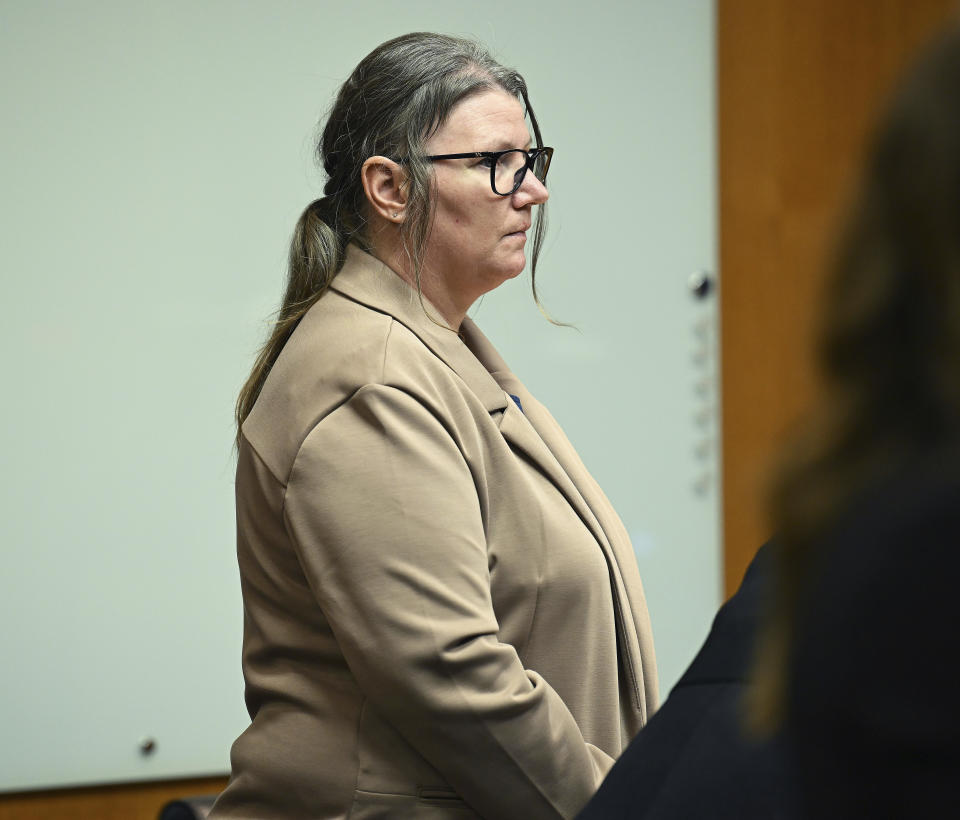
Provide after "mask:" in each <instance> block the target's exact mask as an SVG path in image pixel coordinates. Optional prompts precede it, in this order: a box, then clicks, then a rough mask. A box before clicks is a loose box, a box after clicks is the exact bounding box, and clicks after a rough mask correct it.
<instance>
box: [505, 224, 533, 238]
mask: <svg viewBox="0 0 960 820" xmlns="http://www.w3.org/2000/svg"><path fill="white" fill-rule="evenodd" d="M528 230H530V225H529V224H527V225H523V226H521V227H519V228H517V229H516V230H515V231H511V232H510V233H506V234H504V236H518V235H520V234H525V233H526V232H527V231H528Z"/></svg>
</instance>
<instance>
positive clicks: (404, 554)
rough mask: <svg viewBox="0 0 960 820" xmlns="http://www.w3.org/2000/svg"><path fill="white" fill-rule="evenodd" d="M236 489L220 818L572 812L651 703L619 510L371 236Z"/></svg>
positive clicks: (243, 455)
mask: <svg viewBox="0 0 960 820" xmlns="http://www.w3.org/2000/svg"><path fill="white" fill-rule="evenodd" d="M508 394H513V395H514V396H516V397H518V398H519V400H520V403H521V404H522V407H523V409H522V411H521V409H520V408H519V407H518V406H517V404H516V402H515V401H514V400H513V399H512V398H511V397H510V395H508ZM236 492H237V530H238V555H239V562H240V574H241V580H242V585H243V601H244V625H245V629H244V645H243V669H244V675H245V678H246V685H247V689H246V699H247V706H248V709H249V711H250V715H251V718H252V723H251V725H250V727H249V729H247V731H246V732H244V734H242V735H241V736H240V737H239V738H238V739H237V741H236V743H235V744H234V746H233V749H232V754H231V759H232V765H233V774H232V778H231V781H230V784H229V786H228V787H227V789H226V791H225V792H224V794H223V795H222V796H221V798H220V800H219V801H218V803H217V805H216V808H215V809H214V811H213V814H212V815H211V817H212V818H227V817H230V818H239V817H245V818H253V817H256V818H312V819H313V820H315V819H316V818H344V817H350V818H373V817H389V818H401V817H409V818H447V817H449V818H470V817H484V818H514V817H515V818H524V820H534V819H535V818H557V817H572V816H573V815H574V814H576V812H577V811H578V810H579V809H580V808H581V807H582V806H583V805H584V804H585V803H586V802H587V800H588V798H589V797H590V796H591V795H592V794H593V792H594V791H595V789H596V788H597V786H598V785H599V784H600V781H601V780H602V779H603V776H604V774H605V773H606V772H607V770H608V769H609V768H610V766H611V765H612V763H613V760H614V758H615V757H616V756H617V755H619V754H620V752H621V751H622V750H623V749H624V748H625V746H626V745H627V743H628V742H629V740H630V739H631V737H632V736H633V735H634V734H636V732H637V731H638V730H639V729H640V727H641V726H642V725H643V724H644V723H645V721H646V719H647V717H648V715H650V713H651V712H652V710H653V708H654V706H655V703H656V697H657V684H656V667H655V662H654V655H653V644H652V640H651V631H650V623H649V618H648V615H647V609H646V603H645V601H644V595H643V589H642V587H641V584H640V577H639V573H638V571H637V566H636V562H635V559H634V556H633V551H632V549H631V546H630V542H629V540H628V538H627V533H626V531H625V530H624V527H623V525H622V524H621V522H620V519H619V518H618V517H617V515H616V513H615V512H614V511H613V509H612V508H611V506H610V503H609V502H608V501H607V499H606V498H605V497H604V495H603V493H602V492H601V491H600V488H599V487H598V486H597V484H596V483H595V482H594V480H593V479H592V478H591V477H590V475H589V474H588V473H587V471H586V469H585V468H584V466H583V464H582V463H581V461H580V459H579V458H578V457H577V454H576V452H575V451H574V450H573V448H572V447H571V446H570V443H569V442H568V441H567V439H566V437H565V436H564V434H563V432H562V431H561V430H560V428H559V427H558V426H557V424H556V422H555V421H554V420H553V418H552V417H551V416H550V414H549V413H548V412H547V411H546V410H545V409H544V407H543V406H542V405H540V404H539V403H538V402H537V401H536V400H535V399H534V398H533V397H532V396H531V395H530V394H529V393H528V392H527V391H526V389H525V388H524V386H523V385H522V384H521V383H520V382H519V381H518V380H517V378H516V377H515V376H514V375H513V374H512V373H511V372H510V371H509V370H508V369H507V366H506V365H505V364H504V362H503V360H502V359H501V358H500V356H499V355H498V354H497V352H496V350H494V348H493V346H492V345H491V344H490V343H489V342H488V341H487V340H486V339H485V338H484V336H483V335H482V334H481V333H480V331H479V330H478V329H477V328H476V326H475V325H474V324H473V323H472V322H471V321H470V320H469V319H468V320H466V321H465V322H464V323H463V326H462V328H461V332H460V334H459V335H458V334H456V333H454V332H452V331H450V330H448V329H446V328H444V327H440V326H438V325H437V324H435V323H434V322H432V321H431V320H430V319H429V318H428V317H427V315H426V314H425V312H424V308H423V306H422V305H421V303H420V301H419V300H418V298H417V295H416V292H415V291H414V290H413V289H412V288H410V287H409V286H408V285H407V284H406V283H405V282H404V281H403V280H401V279H400V278H399V277H398V276H397V275H396V274H394V273H393V272H392V271H390V270H389V269H388V268H386V267H385V266H384V265H382V264H381V263H380V262H379V261H377V260H376V259H375V258H374V257H372V256H370V255H368V254H366V253H364V252H363V251H360V250H358V249H357V248H354V247H351V248H350V250H349V253H348V256H347V262H346V264H345V265H344V268H343V270H342V271H341V272H340V273H339V274H338V275H337V277H336V279H335V280H334V284H333V286H332V288H331V290H330V292H328V293H327V294H326V295H324V297H323V298H322V299H320V301H319V302H318V303H317V304H316V305H315V306H314V307H313V308H311V310H310V311H309V312H308V313H307V315H306V316H305V317H304V319H303V320H302V322H301V323H300V325H299V327H298V328H297V330H296V331H295V332H294V334H293V336H292V337H291V339H290V340H289V341H288V343H287V344H286V346H285V348H284V350H283V352H282V354H281V355H280V357H279V359H278V361H277V363H276V364H275V365H274V367H273V370H272V371H271V373H270V376H269V378H268V380H267V382H266V385H265V386H264V389H263V392H262V394H261V395H260V398H259V399H258V401H257V403H256V406H255V407H254V409H253V412H252V413H251V414H250V416H249V418H248V419H247V420H246V422H245V423H244V425H243V435H242V440H241V445H240V453H239V464H238V467H237V484H236Z"/></svg>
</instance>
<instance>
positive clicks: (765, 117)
mask: <svg viewBox="0 0 960 820" xmlns="http://www.w3.org/2000/svg"><path fill="white" fill-rule="evenodd" d="M955 9H956V3H955V2H954V0H804V2H802V3H798V2H796V0H718V3H717V83H718V88H717V109H718V118H719V122H718V140H719V162H718V164H719V197H720V201H719V215H720V216H719V218H720V226H719V237H720V271H721V279H720V281H721V295H720V321H721V333H720V342H721V373H722V385H723V404H722V425H723V429H722V435H723V460H724V465H723V492H724V501H723V515H724V549H725V585H726V590H727V594H730V593H731V592H733V590H734V589H735V588H736V586H737V585H738V584H739V582H740V579H741V577H742V576H743V571H744V569H745V568H746V565H747V563H748V562H749V560H750V558H751V557H752V556H753V553H754V552H755V551H756V549H757V547H759V545H760V544H761V543H762V542H763V541H764V540H766V538H767V537H768V536H769V530H768V527H767V525H766V523H765V516H764V514H763V500H762V499H763V492H764V484H765V478H766V473H767V470H768V469H769V465H770V463H771V458H772V456H773V454H774V453H775V451H776V447H777V443H778V441H780V439H781V438H782V435H783V433H784V431H785V430H786V429H788V427H789V426H790V424H791V423H792V422H793V421H795V419H796V418H797V417H798V415H799V413H800V412H801V411H802V409H803V407H804V406H806V405H807V404H808V402H809V401H810V400H811V398H812V395H813V391H814V389H815V388H814V378H813V370H812V367H811V360H810V350H811V331H812V320H813V317H814V316H815V311H816V304H817V297H818V293H819V288H820V282H821V274H820V271H821V267H822V260H823V257H824V254H825V251H826V249H827V247H828V245H829V242H830V241H831V235H832V232H833V226H834V225H835V223H836V220H837V217H838V214H839V210H840V208H841V205H842V203H843V201H844V198H845V196H846V195H847V193H848V191H849V188H850V186H851V184H852V182H853V180H854V175H855V174H856V172H857V168H858V165H859V162H860V158H861V152H862V147H863V143H864V139H865V137H866V136H867V135H868V133H869V128H870V126H871V124H872V121H873V119H874V117H875V115H876V113H877V111H878V108H879V106H880V105H881V104H882V102H883V99H884V97H885V96H886V94H887V93H888V91H889V90H890V88H891V86H892V84H893V82H894V81H895V79H896V77H897V75H898V74H899V72H900V70H901V69H902V68H903V66H904V64H905V63H906V62H907V60H908V59H909V58H910V56H911V55H912V54H914V53H915V51H916V50H917V48H918V47H919V46H920V45H922V44H923V43H924V42H925V41H926V40H927V39H928V38H929V37H930V35H931V33H932V32H934V31H935V30H936V29H937V28H938V27H939V26H942V25H943V24H944V23H945V22H947V21H948V20H949V18H950V17H951V16H952V15H954V14H955Z"/></svg>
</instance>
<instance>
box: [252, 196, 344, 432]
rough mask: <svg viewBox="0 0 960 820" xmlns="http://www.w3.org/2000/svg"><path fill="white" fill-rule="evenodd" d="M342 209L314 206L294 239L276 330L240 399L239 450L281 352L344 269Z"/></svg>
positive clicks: (327, 201) (327, 203)
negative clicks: (242, 430) (246, 423)
mask: <svg viewBox="0 0 960 820" xmlns="http://www.w3.org/2000/svg"><path fill="white" fill-rule="evenodd" d="M337 222H338V220H337V212H336V204H335V203H334V201H333V198H332V197H329V196H325V197H323V198H322V199H316V200H314V201H313V202H311V203H310V204H309V205H308V206H307V207H306V208H304V211H303V213H302V214H300V218H299V219H298V220H297V224H296V227H295V228H294V229H293V237H292V239H291V240H290V256H289V261H288V267H287V289H286V292H285V293H284V296H283V303H282V304H281V305H280V309H279V310H278V311H277V318H276V321H275V322H274V324H273V330H272V331H271V333H270V338H269V339H267V341H266V344H264V346H263V347H262V348H261V349H260V352H259V353H258V354H257V358H256V361H255V362H254V365H253V370H252V371H251V373H250V376H249V377H248V378H247V381H246V383H245V384H244V385H243V389H241V391H240V395H239V397H238V398H237V407H236V420H237V445H238V446H239V444H240V428H241V426H242V425H243V422H244V420H245V419H246V418H247V416H248V415H249V414H250V411H251V410H252V409H253V405H254V403H255V402H256V400H257V397H258V396H259V395H260V391H261V390H262V389H263V385H264V382H266V380H267V376H268V375H269V374H270V370H271V368H272V367H273V364H274V362H276V360H277V357H278V356H279V355H280V351H281V350H282V349H283V346H284V345H285V344H286V343H287V340H288V339H289V338H290V336H291V335H293V331H294V330H296V327H297V325H298V324H300V320H301V319H302V318H303V317H304V315H305V314H306V312H307V311H308V310H310V308H311V307H312V306H313V305H314V304H315V303H316V301H317V300H318V299H319V298H320V297H321V296H323V294H324V293H325V292H326V290H327V288H328V287H329V286H330V283H331V282H332V281H333V277H334V276H336V275H337V273H338V272H339V271H340V268H341V267H342V266H343V261H344V258H345V255H346V242H345V241H344V237H343V236H342V235H341V234H340V233H339V232H338V230H337V227H336V226H337Z"/></svg>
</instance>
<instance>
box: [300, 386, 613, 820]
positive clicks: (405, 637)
mask: <svg viewBox="0 0 960 820" xmlns="http://www.w3.org/2000/svg"><path fill="white" fill-rule="evenodd" d="M491 480H496V477H493V478H492V479H491ZM285 517H286V520H287V525H288V527H289V529H290V532H291V534H292V536H293V539H294V541H295V544H296V546H297V549H298V552H299V555H300V560H301V563H302V565H303V567H304V570H305V572H306V574H307V578H308V581H309V583H310V585H311V587H312V589H313V591H314V594H315V596H316V599H317V601H318V603H319V605H320V606H321V608H322V609H323V612H324V614H325V616H326V617H327V619H328V620H329V622H330V624H331V627H332V629H333V631H334V634H335V635H336V638H337V641H338V643H339V646H340V648H341V650H342V652H343V654H344V656H345V658H346V660H347V663H348V664H349V666H350V669H351V671H352V672H353V674H354V676H355V677H356V680H357V682H358V684H359V686H360V687H361V689H362V690H363V692H364V693H365V695H366V696H367V697H369V699H370V701H371V703H372V704H373V705H374V707H375V708H376V710H377V711H378V712H379V713H380V714H381V715H382V716H383V717H385V718H386V719H387V720H388V721H389V722H390V723H392V724H393V726H394V727H395V728H396V729H397V730H398V731H399V732H400V733H401V734H402V735H403V736H404V737H405V739H406V740H407V741H408V742H409V743H410V744H411V745H412V746H414V747H415V748H416V749H417V750H418V751H419V752H420V754H422V755H423V756H424V758H426V760H427V761H429V763H430V764H431V765H432V766H433V767H434V768H436V769H437V770H438V771H439V772H440V773H441V774H442V775H443V777H444V778H445V779H446V780H447V782H448V783H449V784H450V785H451V787H453V788H454V789H456V791H457V792H458V793H459V794H460V795H461V796H462V797H463V799H464V800H465V801H466V802H467V803H468V804H469V805H470V806H471V807H472V808H473V809H474V810H475V811H477V812H478V813H479V814H481V815H483V816H485V817H492V818H493V817H524V818H556V817H571V816H573V815H574V814H575V813H576V812H577V811H578V810H579V809H580V808H581V807H582V806H583V804H584V803H586V801H587V800H588V799H589V797H590V796H591V795H592V794H593V792H594V791H595V790H596V788H597V786H598V785H599V783H600V781H601V780H602V778H603V775H604V774H605V773H606V771H607V770H608V769H609V767H610V766H611V765H612V762H613V761H612V759H611V758H610V757H609V756H608V755H606V754H604V753H603V752H602V751H600V750H599V749H597V748H595V747H593V746H591V745H589V744H587V743H586V742H585V741H584V739H583V736H582V734H581V732H580V730H579V728H578V726H577V724H576V722H575V721H574V719H573V716H572V715H571V714H570V711H569V710H568V709H567V707H566V705H565V704H564V703H563V701H562V700H561V699H560V697H559V696H558V695H557V693H556V692H555V691H554V690H553V689H552V688H551V687H550V685H549V684H548V683H546V681H544V680H543V679H542V678H541V677H540V676H538V675H537V673H536V672H535V671H531V670H525V669H524V667H523V664H522V663H521V661H520V659H519V657H518V655H517V652H516V650H515V649H514V647H513V646H511V645H509V644H506V643H503V642H501V641H500V640H499V638H498V624H497V618H496V615H495V613H494V611H493V605H492V602H491V593H490V575H489V570H488V557H487V549H486V539H485V535H484V521H483V518H482V515H481V502H480V499H479V495H478V485H477V481H476V477H475V475H474V474H473V473H472V472H471V469H470V466H469V465H468V463H467V461H466V459H465V458H464V455H463V453H462V452H461V449H460V448H459V447H458V445H457V442H456V440H455V437H454V436H453V435H451V430H450V429H448V424H447V422H446V421H445V420H444V419H443V416H442V414H439V413H436V412H434V411H432V410H431V409H429V408H428V407H427V406H426V404H425V403H424V402H422V401H421V400H419V399H418V398H417V397H414V396H413V395H411V394H410V393H408V392H405V391H403V390H400V389H397V388H394V387H385V386H367V387H364V388H362V389H361V390H359V391H358V392H357V393H355V394H354V395H353V396H352V397H351V399H350V400H349V401H347V402H346V403H345V404H343V405H341V406H340V407H339V408H338V409H337V410H335V411H334V412H333V413H331V414H330V415H329V416H327V417H326V418H325V419H323V421H321V422H320V423H319V424H318V425H317V426H316V427H315V428H314V429H313V431H312V432H311V433H310V435H309V436H308V437H307V438H306V440H305V441H304V443H303V446H302V447H301V450H300V452H299V454H298V456H297V459H296V461H295V463H294V467H293V470H292V473H291V476H290V480H289V484H288V489H287V493H286V501H285ZM558 637H559V636H558Z"/></svg>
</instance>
